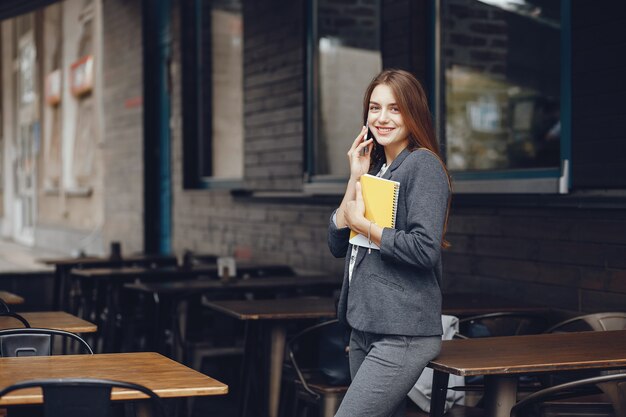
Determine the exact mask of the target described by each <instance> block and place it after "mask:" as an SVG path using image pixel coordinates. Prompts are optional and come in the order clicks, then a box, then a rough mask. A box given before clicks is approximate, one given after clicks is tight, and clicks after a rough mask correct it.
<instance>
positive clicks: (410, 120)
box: [363, 69, 451, 248]
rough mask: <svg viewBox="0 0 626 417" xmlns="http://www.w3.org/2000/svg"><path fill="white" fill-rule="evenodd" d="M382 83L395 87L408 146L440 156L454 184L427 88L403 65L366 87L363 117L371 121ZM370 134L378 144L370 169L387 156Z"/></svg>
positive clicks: (373, 150)
mask: <svg viewBox="0 0 626 417" xmlns="http://www.w3.org/2000/svg"><path fill="white" fill-rule="evenodd" d="M381 84H383V85H386V86H388V87H389V88H391V91H392V92H393V95H394V97H395V99H396V104H397V105H398V108H399V109H400V114H401V115H402V121H403V122H404V125H405V126H406V128H407V130H408V132H409V144H408V146H407V147H408V149H409V151H411V152H412V151H414V150H416V149H419V148H424V149H426V150H428V151H430V152H432V153H433V154H434V155H435V156H437V158H438V159H439V161H440V162H441V166H442V167H443V169H444V171H445V173H446V176H447V177H448V186H449V187H450V188H451V185H450V184H451V183H450V174H449V173H448V169H447V168H446V165H445V164H444V162H443V159H442V158H441V153H440V152H439V144H438V143H437V137H436V136H435V129H434V127H433V121H432V117H431V114H430V110H429V108H428V99H427V98H426V93H425V92H424V88H423V87H422V85H421V84H420V82H419V81H418V80H417V79H416V78H415V77H414V76H413V74H411V73H410V72H407V71H403V70H399V69H386V70H384V71H382V72H381V73H380V74H378V75H377V76H376V77H374V79H373V80H372V82H371V83H370V85H369V86H368V87H367V89H366V90H365V96H364V97H363V120H364V121H367V115H368V112H369V104H370V98H371V97H372V92H373V91H374V88H376V87H377V86H379V85H381ZM368 137H372V138H374V146H373V148H372V152H371V153H370V169H371V170H375V169H376V167H378V166H379V165H380V163H381V162H382V161H384V160H385V151H384V149H383V147H382V146H380V145H379V144H378V143H377V141H376V138H375V137H374V136H373V135H368ZM371 173H372V172H370V174H371ZM450 201H451V198H449V199H448V208H447V210H446V219H445V222H444V225H443V237H442V240H441V246H442V247H443V248H448V247H450V243H449V242H448V241H447V240H446V238H445V235H446V230H447V228H448V215H449V214H450Z"/></svg>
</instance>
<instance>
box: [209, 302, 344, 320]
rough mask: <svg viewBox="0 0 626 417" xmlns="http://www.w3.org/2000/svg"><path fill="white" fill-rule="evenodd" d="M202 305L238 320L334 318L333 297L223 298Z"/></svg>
mask: <svg viewBox="0 0 626 417" xmlns="http://www.w3.org/2000/svg"><path fill="white" fill-rule="evenodd" d="M203 305H204V306H206V307H209V308H212V309H214V310H216V311H219V312H222V313H224V314H227V315H229V316H233V317H235V318H237V319H239V320H285V319H317V318H329V319H330V318H335V317H336V315H337V313H336V311H335V299H334V298H327V297H322V298H313V297H311V298H306V297H301V298H278V299H272V300H224V301H211V302H204V303H203Z"/></svg>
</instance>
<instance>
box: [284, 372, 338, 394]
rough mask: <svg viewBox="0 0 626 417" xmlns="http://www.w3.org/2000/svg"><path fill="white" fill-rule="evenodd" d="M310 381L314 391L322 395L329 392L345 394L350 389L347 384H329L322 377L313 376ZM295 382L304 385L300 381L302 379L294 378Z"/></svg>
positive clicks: (310, 386)
mask: <svg viewBox="0 0 626 417" xmlns="http://www.w3.org/2000/svg"><path fill="white" fill-rule="evenodd" d="M308 381H310V382H308V384H309V388H311V389H312V390H313V391H315V392H317V393H318V394H322V395H328V394H345V393H346V391H348V386H347V385H339V386H337V385H328V384H326V383H325V382H324V381H323V380H322V378H321V377H317V376H315V377H311V378H310V379H309V380H308ZM294 383H295V384H296V385H297V386H302V383H301V382H300V380H298V379H296V380H294Z"/></svg>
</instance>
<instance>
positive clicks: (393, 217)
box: [391, 182, 400, 229]
mask: <svg viewBox="0 0 626 417" xmlns="http://www.w3.org/2000/svg"><path fill="white" fill-rule="evenodd" d="M399 192H400V183H399V182H396V183H395V184H394V192H393V209H392V210H391V228H392V229H395V228H396V213H397V212H398V193H399Z"/></svg>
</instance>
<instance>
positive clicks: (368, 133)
mask: <svg viewBox="0 0 626 417" xmlns="http://www.w3.org/2000/svg"><path fill="white" fill-rule="evenodd" d="M370 135H371V132H370V128H369V126H368V127H367V132H366V133H365V136H363V142H365V141H366V140H367V138H368V137H369V136H370ZM365 155H367V146H365V147H364V148H363V149H361V156H365Z"/></svg>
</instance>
